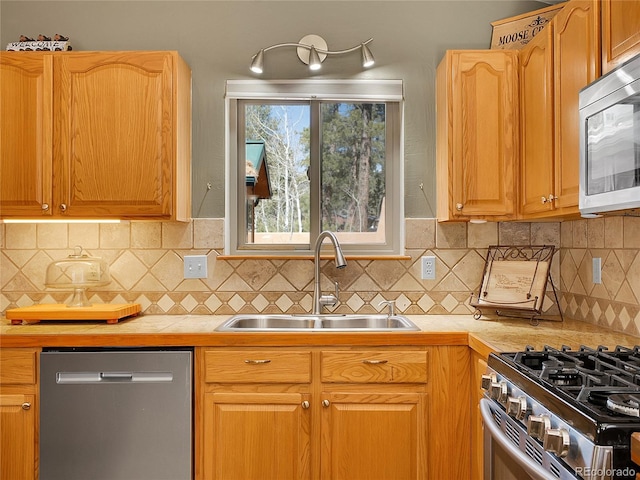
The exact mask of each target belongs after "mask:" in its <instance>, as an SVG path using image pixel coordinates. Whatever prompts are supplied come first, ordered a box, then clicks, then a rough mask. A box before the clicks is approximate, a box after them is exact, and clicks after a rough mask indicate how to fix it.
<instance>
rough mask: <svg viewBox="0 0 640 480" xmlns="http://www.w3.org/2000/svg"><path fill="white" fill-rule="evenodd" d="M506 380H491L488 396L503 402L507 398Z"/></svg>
mask: <svg viewBox="0 0 640 480" xmlns="http://www.w3.org/2000/svg"><path fill="white" fill-rule="evenodd" d="M507 395H508V392H507V382H492V383H491V390H489V396H490V397H491V398H493V399H494V400H497V401H498V402H504V401H505V400H506V399H507Z"/></svg>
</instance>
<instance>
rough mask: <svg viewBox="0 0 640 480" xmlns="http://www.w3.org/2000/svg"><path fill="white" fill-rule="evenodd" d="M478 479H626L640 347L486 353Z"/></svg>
mask: <svg viewBox="0 0 640 480" xmlns="http://www.w3.org/2000/svg"><path fill="white" fill-rule="evenodd" d="M482 387H483V389H484V390H485V394H484V398H483V399H482V400H481V401H480V410H481V413H482V418H483V423H484V431H485V433H484V435H485V442H484V447H485V454H484V455H485V462H484V464H485V467H484V468H485V472H484V473H485V475H484V476H485V480H487V479H495V480H507V479H512V478H513V479H518V480H525V479H545V480H546V479H558V478H559V479H563V480H564V479H584V480H623V479H624V480H631V479H635V478H636V473H637V472H638V471H640V467H638V466H637V465H635V464H634V463H633V462H631V458H630V446H631V434H632V433H633V432H637V431H640V347H635V348H625V347H621V346H618V347H615V348H612V349H607V348H605V347H598V348H588V347H584V346H583V347H580V348H579V349H577V350H571V349H569V348H567V347H563V348H562V349H560V350H558V349H554V348H551V347H545V348H544V349H542V350H534V349H532V348H527V349H526V350H524V351H522V352H516V353H502V354H491V355H490V356H489V359H488V371H487V373H486V375H483V377H482Z"/></svg>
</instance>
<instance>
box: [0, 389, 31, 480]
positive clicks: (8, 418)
mask: <svg viewBox="0 0 640 480" xmlns="http://www.w3.org/2000/svg"><path fill="white" fill-rule="evenodd" d="M34 401H35V395H21V394H4V393H3V394H0V425H1V426H2V428H0V449H2V454H1V455H0V478H6V479H12V478H16V479H18V478H19V479H24V480H28V479H34V478H36V457H35V454H36V435H35V432H36V414H35V405H34Z"/></svg>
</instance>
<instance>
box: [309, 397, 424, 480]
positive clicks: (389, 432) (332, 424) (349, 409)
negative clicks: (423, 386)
mask: <svg viewBox="0 0 640 480" xmlns="http://www.w3.org/2000/svg"><path fill="white" fill-rule="evenodd" d="M322 405H323V411H322V426H321V436H322V441H321V444H322V452H321V477H320V478H331V479H336V480H338V479H341V480H352V479H354V478H370V479H377V480H396V479H402V478H406V479H410V478H411V479H413V478H426V470H427V461H426V449H425V445H426V443H425V441H426V426H427V423H426V418H425V417H426V415H425V408H426V394H424V393H395V394H394V393H374V392H362V393H327V392H325V393H323V394H322Z"/></svg>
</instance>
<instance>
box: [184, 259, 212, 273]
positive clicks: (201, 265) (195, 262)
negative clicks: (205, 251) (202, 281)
mask: <svg viewBox="0 0 640 480" xmlns="http://www.w3.org/2000/svg"><path fill="white" fill-rule="evenodd" d="M184 278H207V256H206V255H185V256H184Z"/></svg>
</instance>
